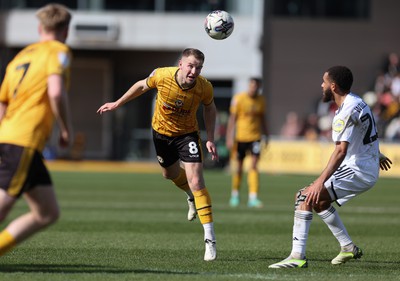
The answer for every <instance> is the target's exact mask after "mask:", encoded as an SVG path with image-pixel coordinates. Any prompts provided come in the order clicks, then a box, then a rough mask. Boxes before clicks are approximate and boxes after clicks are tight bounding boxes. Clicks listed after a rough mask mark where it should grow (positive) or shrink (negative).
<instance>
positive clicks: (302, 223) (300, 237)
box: [290, 210, 313, 259]
mask: <svg viewBox="0 0 400 281" xmlns="http://www.w3.org/2000/svg"><path fill="white" fill-rule="evenodd" d="M312 218H313V213H312V212H310V211H301V210H299V211H295V212H294V224H293V241H292V252H291V254H290V255H291V256H292V257H293V258H297V259H304V258H305V256H306V244H307V239H308V232H309V230H310V225H311V222H312Z"/></svg>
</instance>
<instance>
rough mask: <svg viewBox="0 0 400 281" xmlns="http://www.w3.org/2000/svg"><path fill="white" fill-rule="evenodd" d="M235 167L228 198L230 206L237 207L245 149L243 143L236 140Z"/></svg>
mask: <svg viewBox="0 0 400 281" xmlns="http://www.w3.org/2000/svg"><path fill="white" fill-rule="evenodd" d="M234 149H235V150H236V151H235V155H236V160H237V167H236V169H235V171H234V172H233V173H232V183H231V198H230V200H229V205H230V206H231V207H237V206H239V203H240V186H241V183H242V175H243V160H244V157H245V156H246V149H245V147H244V143H240V142H237V143H236V144H235V146H234Z"/></svg>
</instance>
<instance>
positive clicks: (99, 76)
mask: <svg viewBox="0 0 400 281" xmlns="http://www.w3.org/2000/svg"><path fill="white" fill-rule="evenodd" d="M47 2H59V3H63V4H65V5H67V6H68V7H69V8H70V9H71V10H72V12H73V15H74V17H73V22H72V24H71V30H70V37H69V39H68V41H67V43H68V44H69V45H70V46H71V47H72V49H73V52H74V61H73V64H72V85H71V93H70V97H71V108H72V110H73V123H74V127H75V142H74V145H73V147H72V148H71V149H70V150H59V149H58V148H56V145H55V139H51V140H50V142H49V145H48V147H47V149H46V151H45V153H46V157H48V158H49V159H70V160H71V159H72V160H90V161H92V162H87V163H92V164H94V166H96V164H95V163H96V162H93V160H96V161H98V160H106V161H110V160H112V161H114V160H119V161H121V160H122V161H128V162H129V163H125V164H115V163H114V164H115V165H128V164H134V162H138V161H140V162H143V161H146V162H150V163H154V162H155V160H154V159H155V155H154V150H153V147H152V143H151V131H150V120H151V111H152V105H153V101H154V93H153V94H148V95H144V96H142V97H140V98H139V99H138V100H137V101H135V102H132V103H130V104H128V105H126V106H125V107H124V108H123V109H121V110H119V111H118V112H115V113H113V114H107V115H104V116H102V117H100V116H98V115H96V113H95V112H96V110H97V108H98V107H99V106H100V105H101V104H102V103H103V102H105V101H109V100H112V99H115V98H117V97H119V96H120V95H122V93H124V92H125V90H126V89H128V88H129V87H130V85H131V84H132V83H133V82H135V81H136V80H138V79H142V78H144V77H146V76H147V75H148V74H149V73H150V72H151V71H152V70H153V68H154V67H157V66H165V65H171V64H176V62H177V59H178V57H179V54H180V51H181V50H182V49H183V48H185V47H189V46H193V47H197V48H199V49H201V50H202V51H204V53H205V54H206V62H205V68H204V71H203V75H204V76H205V77H207V78H208V79H209V80H211V81H212V82H213V84H214V85H215V100H216V104H217V106H218V109H219V112H220V119H219V122H220V123H221V122H223V121H224V120H225V119H226V114H227V111H228V107H229V102H230V98H231V96H232V95H233V94H234V93H236V92H238V91H243V90H245V89H246V87H247V81H248V79H249V77H251V76H260V77H263V79H264V82H265V83H264V86H263V87H264V88H263V94H264V95H265V96H266V97H267V101H268V106H267V107H268V108H267V112H268V114H267V115H268V124H269V126H270V128H271V134H272V138H271V142H270V145H269V146H268V147H267V148H266V150H265V153H264V154H263V157H262V161H261V170H263V171H266V172H274V173H284V172H293V173H316V172H319V171H320V170H321V169H322V168H323V167H322V166H323V164H324V163H326V157H327V155H329V153H330V152H331V149H332V145H331V144H330V143H326V142H323V141H317V142H309V141H304V140H301V139H300V140H296V141H290V142H289V141H282V140H281V139H279V130H280V128H281V127H282V125H283V123H284V121H285V116H286V114H287V113H288V112H290V111H295V112H297V113H298V114H299V115H301V116H304V115H306V114H309V113H310V112H313V111H315V107H316V104H317V102H318V100H319V99H320V95H321V89H320V83H321V75H322V73H323V72H324V70H325V69H326V68H327V67H329V66H331V65H334V64H345V65H347V66H349V67H350V68H351V69H352V70H353V72H354V74H355V85H354V88H353V90H354V92H356V93H358V94H360V95H362V94H364V93H365V92H367V91H370V90H371V89H372V88H373V84H374V80H375V78H376V75H377V74H378V72H379V70H380V69H381V66H382V63H383V60H384V59H385V57H386V56H387V54H388V53H390V52H396V53H400V37H399V36H398V31H399V28H398V27H399V26H400V17H398V13H397V11H398V10H399V9H400V2H399V1H396V0H383V1H381V0H341V1H338V0H336V1H331V0H314V1H305V0H304V1H300V0H299V1H294V0H284V1H282V0H281V1H279V0H275V1H274V0H266V1H262V0H247V1H240V0H213V1H212V0H209V1H207V0H198V1H179V0H154V1H115V0H112V1H111V0H99V1H93V0H75V1H67V0H64V1H44V0H43V1H29V0H19V1H8V0H0V8H1V13H0V50H1V56H0V66H1V68H0V69H1V78H2V77H3V75H4V70H5V66H6V64H7V62H8V61H9V60H10V59H11V58H12V57H13V56H14V55H15V54H16V53H17V52H18V51H19V50H20V49H21V48H22V47H23V46H24V45H26V44H29V43H32V42H34V41H36V40H37V21H36V19H35V15H34V13H35V10H36V8H37V7H40V6H42V5H43V4H45V3H47ZM217 8H218V9H224V10H227V11H229V12H230V13H231V14H232V16H233V18H234V20H235V30H234V32H233V34H232V35H231V37H229V38H228V39H227V40H224V41H215V40H212V39H210V38H208V37H207V35H206V33H205V32H204V29H203V22H204V18H205V16H206V15H207V13H208V12H209V11H211V10H213V9H217ZM201 127H203V124H201ZM221 137H223V136H221ZM382 151H383V152H384V153H386V154H387V155H388V156H389V157H390V158H391V159H392V160H393V161H394V164H395V165H394V169H393V170H392V171H390V173H388V175H391V176H400V170H399V168H397V165H396V163H398V162H399V161H398V159H399V156H400V155H399V147H398V145H397V144H396V143H389V142H388V141H385V140H383V144H382ZM59 163H63V165H64V167H68V164H67V163H68V162H59ZM52 165H53V166H54V165H56V162H52ZM80 165H84V164H83V163H81V164H80ZM149 165H150V166H152V164H149ZM73 166H75V167H80V166H79V165H78V166H77V164H76V163H75V164H73ZM92 166H93V165H92ZM106 166H107V165H106ZM209 166H211V164H210V165H209ZM58 167H61V166H58ZM143 167H147V166H146V165H144V166H143ZM97 168H99V167H98V166H97Z"/></svg>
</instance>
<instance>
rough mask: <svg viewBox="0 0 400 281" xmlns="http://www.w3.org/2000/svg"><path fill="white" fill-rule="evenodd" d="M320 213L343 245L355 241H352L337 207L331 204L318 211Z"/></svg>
mask: <svg viewBox="0 0 400 281" xmlns="http://www.w3.org/2000/svg"><path fill="white" fill-rule="evenodd" d="M318 215H319V216H320V217H321V219H322V220H323V221H324V222H325V223H326V225H327V226H328V227H329V229H330V230H331V232H332V234H333V235H334V236H335V237H336V239H337V240H338V241H339V244H340V246H341V247H344V246H347V245H349V244H352V243H353V241H351V238H350V236H349V234H348V233H347V230H346V228H345V227H344V225H343V222H342V220H341V219H340V217H339V214H338V212H336V209H335V207H333V206H330V207H329V208H328V209H327V210H325V211H322V212H321V213H318Z"/></svg>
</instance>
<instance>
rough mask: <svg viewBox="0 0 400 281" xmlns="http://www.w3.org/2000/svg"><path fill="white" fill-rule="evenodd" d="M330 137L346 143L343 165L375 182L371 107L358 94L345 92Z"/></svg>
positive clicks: (376, 165)
mask: <svg viewBox="0 0 400 281" xmlns="http://www.w3.org/2000/svg"><path fill="white" fill-rule="evenodd" d="M332 139H333V141H334V142H337V141H346V142H348V143H349V147H348V150H347V155H346V158H345V159H344V161H343V164H346V165H348V166H349V167H350V168H351V169H352V170H353V171H354V172H356V173H361V174H363V177H364V178H365V179H366V180H367V181H374V180H375V181H376V179H377V178H378V175H379V141H378V133H377V129H376V124H375V120H374V116H373V114H372V112H371V109H370V108H369V106H368V105H367V104H366V103H365V102H364V101H363V100H362V99H361V98H360V97H359V96H357V95H355V94H353V93H349V94H348V95H347V96H346V98H345V100H344V102H343V104H342V106H341V107H340V108H339V109H338V110H337V111H336V113H335V117H334V118H333V122H332ZM359 175H360V174H359Z"/></svg>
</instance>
